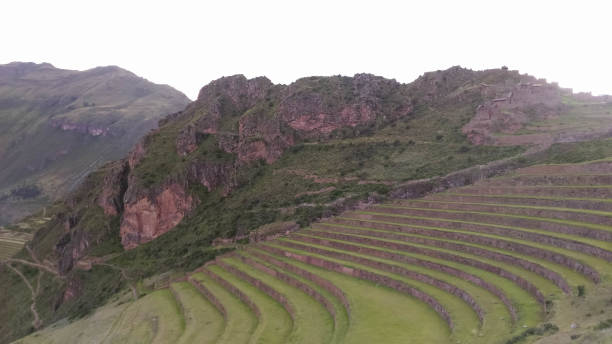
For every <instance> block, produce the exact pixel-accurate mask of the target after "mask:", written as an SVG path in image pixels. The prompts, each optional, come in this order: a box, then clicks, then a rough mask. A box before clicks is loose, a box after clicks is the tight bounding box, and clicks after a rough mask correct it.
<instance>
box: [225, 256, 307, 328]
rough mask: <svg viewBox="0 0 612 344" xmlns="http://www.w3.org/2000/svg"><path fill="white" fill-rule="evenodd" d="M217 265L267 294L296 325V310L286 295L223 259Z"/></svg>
mask: <svg viewBox="0 0 612 344" xmlns="http://www.w3.org/2000/svg"><path fill="white" fill-rule="evenodd" d="M216 263H217V264H219V266H220V267H222V268H223V269H225V270H226V271H228V272H230V273H232V274H233V275H235V276H236V277H238V278H240V279H241V280H244V281H246V282H247V283H249V284H251V285H253V286H254V287H255V288H257V289H259V290H261V291H262V292H264V293H265V294H267V295H268V296H270V297H271V298H273V299H274V300H276V301H277V302H278V303H280V304H281V305H282V306H283V308H284V309H285V310H286V311H287V313H289V315H290V316H291V320H292V322H293V323H294V324H295V309H294V308H293V305H292V304H291V302H289V300H288V299H287V297H286V296H285V295H283V294H281V293H279V292H278V291H277V290H276V289H274V288H273V287H272V286H270V285H268V284H266V283H264V282H262V281H261V280H259V279H258V278H255V277H253V276H251V275H249V274H247V273H245V272H244V271H242V270H240V269H238V268H236V267H234V266H233V265H230V264H227V263H225V262H224V261H223V260H222V259H221V258H218V259H217V260H216Z"/></svg>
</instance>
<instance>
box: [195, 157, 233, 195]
mask: <svg viewBox="0 0 612 344" xmlns="http://www.w3.org/2000/svg"><path fill="white" fill-rule="evenodd" d="M187 175H188V178H189V179H190V180H193V181H197V182H199V183H200V184H202V185H204V186H205V187H206V189H208V191H213V190H214V189H216V188H217V187H222V188H223V194H224V195H227V194H228V193H229V192H230V191H231V190H232V189H233V188H234V187H235V186H236V176H235V168H234V166H233V165H232V164H231V163H223V162H210V161H204V162H197V163H194V164H192V165H191V166H190V167H189V169H188V172H187Z"/></svg>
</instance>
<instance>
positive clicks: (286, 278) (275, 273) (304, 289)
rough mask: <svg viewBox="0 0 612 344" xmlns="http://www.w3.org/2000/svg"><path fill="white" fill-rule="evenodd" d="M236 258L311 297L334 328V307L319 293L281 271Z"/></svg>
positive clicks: (240, 256) (256, 262)
mask: <svg viewBox="0 0 612 344" xmlns="http://www.w3.org/2000/svg"><path fill="white" fill-rule="evenodd" d="M238 257H239V258H240V260H242V261H243V262H244V263H246V264H248V265H249V266H252V267H254V268H255V269H257V270H260V271H262V272H264V273H266V274H268V275H270V276H273V277H275V278H277V279H278V280H280V281H283V282H285V283H287V284H288V285H290V286H292V287H294V288H296V289H299V290H301V291H302V292H303V293H304V294H306V295H308V296H310V297H312V298H313V299H315V300H317V302H319V303H320V304H321V305H322V306H323V307H325V309H327V312H328V313H329V314H330V315H331V317H332V319H333V320H334V327H335V320H336V308H335V307H334V305H333V304H332V303H331V302H330V301H329V300H328V299H327V298H326V297H325V296H323V295H321V293H319V292H318V291H316V290H315V289H313V288H312V287H311V286H309V285H308V284H306V283H304V282H302V281H300V280H298V279H296V278H293V277H291V276H290V275H287V274H286V273H283V272H281V271H278V270H276V269H272V268H269V267H267V266H265V265H264V264H261V263H259V262H258V261H256V260H254V259H251V258H248V257H245V256H243V255H241V254H238Z"/></svg>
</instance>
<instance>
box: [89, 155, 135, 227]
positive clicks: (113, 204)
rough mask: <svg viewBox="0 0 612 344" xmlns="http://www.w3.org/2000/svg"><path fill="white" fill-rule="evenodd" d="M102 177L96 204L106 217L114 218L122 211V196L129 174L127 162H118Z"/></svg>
mask: <svg viewBox="0 0 612 344" xmlns="http://www.w3.org/2000/svg"><path fill="white" fill-rule="evenodd" d="M115 165H116V166H113V167H112V168H111V170H110V171H109V172H108V173H107V174H106V175H105V176H104V184H103V185H102V192H101V193H100V196H99V197H98V200H97V202H96V203H97V204H98V205H99V206H100V207H102V209H104V213H105V214H106V215H110V216H115V215H118V214H119V213H121V211H123V195H124V194H125V191H126V189H127V186H128V185H127V177H128V173H129V172H130V167H129V163H128V162H127V161H123V160H122V161H119V162H118V164H115Z"/></svg>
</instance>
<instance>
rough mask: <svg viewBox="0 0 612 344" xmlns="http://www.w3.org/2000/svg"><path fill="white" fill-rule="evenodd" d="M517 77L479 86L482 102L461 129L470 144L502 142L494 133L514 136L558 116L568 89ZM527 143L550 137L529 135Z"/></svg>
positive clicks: (548, 139)
mask: <svg viewBox="0 0 612 344" xmlns="http://www.w3.org/2000/svg"><path fill="white" fill-rule="evenodd" d="M516 75H517V76H518V73H516ZM518 77H520V78H521V81H520V82H517V83H508V81H509V80H505V81H506V82H504V83H497V84H491V85H486V86H484V87H481V89H480V93H481V96H482V98H483V99H484V100H485V101H484V103H482V104H481V105H480V106H478V107H477V109H476V114H475V116H474V117H473V118H472V120H470V122H469V123H468V124H466V125H465V126H464V127H463V129H462V131H463V133H464V134H466V135H467V136H468V139H469V140H470V141H471V142H472V143H473V144H478V145H480V144H497V143H502V142H501V141H500V140H499V139H498V138H497V137H495V135H494V134H499V133H503V134H514V133H516V132H517V131H519V130H520V129H522V128H524V126H525V124H526V123H529V122H532V121H542V120H546V119H549V118H554V117H557V116H558V115H559V113H560V111H561V109H562V107H563V104H562V101H561V100H562V98H561V96H562V95H563V94H564V93H567V92H569V91H568V90H564V89H560V88H559V87H558V86H556V85H554V84H545V83H543V82H542V83H538V82H537V80H536V79H535V78H533V77H530V76H526V75H520V76H518ZM540 136H541V135H540ZM529 141H532V143H546V142H548V141H551V138H550V134H548V135H545V136H542V137H537V136H535V135H532V136H530V138H529ZM533 141H537V142H533ZM508 143H509V144H511V142H508ZM502 144H503V143H502ZM516 144H523V143H522V142H516Z"/></svg>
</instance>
